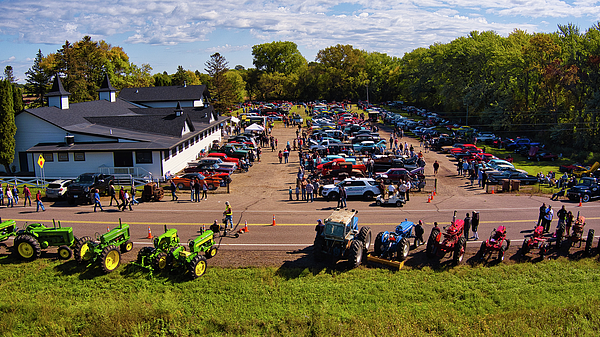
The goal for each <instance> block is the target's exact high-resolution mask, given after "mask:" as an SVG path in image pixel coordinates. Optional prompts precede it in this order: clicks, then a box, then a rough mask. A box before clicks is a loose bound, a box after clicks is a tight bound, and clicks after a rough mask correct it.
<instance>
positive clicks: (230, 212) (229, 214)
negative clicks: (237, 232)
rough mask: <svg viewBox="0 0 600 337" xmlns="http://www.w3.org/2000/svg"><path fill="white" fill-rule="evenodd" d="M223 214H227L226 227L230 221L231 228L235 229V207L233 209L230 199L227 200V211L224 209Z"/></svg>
mask: <svg viewBox="0 0 600 337" xmlns="http://www.w3.org/2000/svg"><path fill="white" fill-rule="evenodd" d="M223 215H224V216H225V228H227V223H228V222H229V224H230V225H231V229H233V209H231V205H230V204H229V201H225V211H223Z"/></svg>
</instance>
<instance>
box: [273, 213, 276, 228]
mask: <svg viewBox="0 0 600 337" xmlns="http://www.w3.org/2000/svg"><path fill="white" fill-rule="evenodd" d="M273 226H277V224H276V223H275V214H273Z"/></svg>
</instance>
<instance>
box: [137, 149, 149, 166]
mask: <svg viewBox="0 0 600 337" xmlns="http://www.w3.org/2000/svg"><path fill="white" fill-rule="evenodd" d="M135 163H136V164H152V151H135Z"/></svg>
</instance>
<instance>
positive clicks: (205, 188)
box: [200, 180, 208, 200]
mask: <svg viewBox="0 0 600 337" xmlns="http://www.w3.org/2000/svg"><path fill="white" fill-rule="evenodd" d="M207 196H208V184H207V183H206V180H202V195H201V196H200V200H202V198H204V200H206V198H207Z"/></svg>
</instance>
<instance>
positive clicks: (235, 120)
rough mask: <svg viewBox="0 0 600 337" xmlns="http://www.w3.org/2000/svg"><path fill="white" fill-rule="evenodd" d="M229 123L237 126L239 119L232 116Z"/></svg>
mask: <svg viewBox="0 0 600 337" xmlns="http://www.w3.org/2000/svg"><path fill="white" fill-rule="evenodd" d="M231 122H233V123H235V124H237V123H239V122H240V119H239V118H237V117H235V116H233V117H231Z"/></svg>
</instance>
